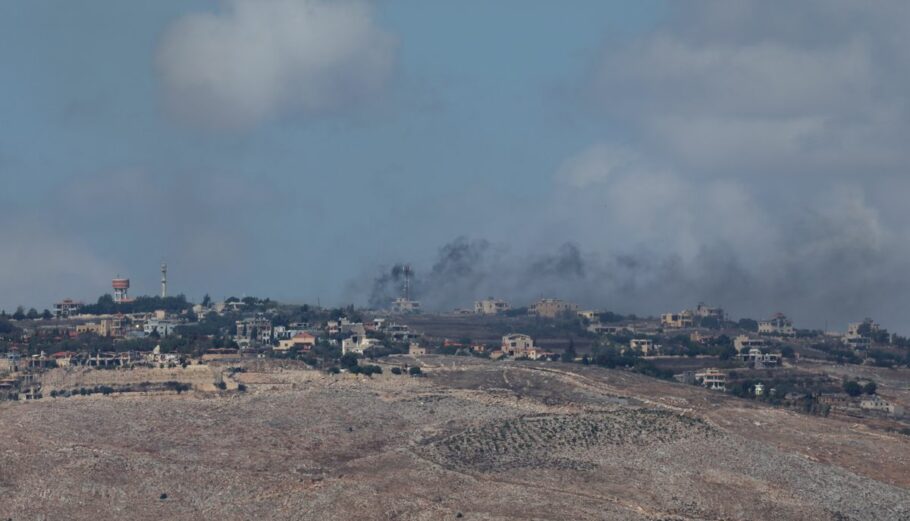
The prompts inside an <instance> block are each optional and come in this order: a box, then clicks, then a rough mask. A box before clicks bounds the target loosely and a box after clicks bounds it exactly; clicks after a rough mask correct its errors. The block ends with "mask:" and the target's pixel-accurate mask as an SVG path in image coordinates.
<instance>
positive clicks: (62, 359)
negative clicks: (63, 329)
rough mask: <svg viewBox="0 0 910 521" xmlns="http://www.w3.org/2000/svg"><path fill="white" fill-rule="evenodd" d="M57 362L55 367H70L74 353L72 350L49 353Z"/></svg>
mask: <svg viewBox="0 0 910 521" xmlns="http://www.w3.org/2000/svg"><path fill="white" fill-rule="evenodd" d="M51 356H52V357H53V358H54V361H55V362H56V363H57V367H70V366H71V365H73V358H74V357H75V356H76V353H74V352H72V351H60V352H58V353H54V354H53V355H51Z"/></svg>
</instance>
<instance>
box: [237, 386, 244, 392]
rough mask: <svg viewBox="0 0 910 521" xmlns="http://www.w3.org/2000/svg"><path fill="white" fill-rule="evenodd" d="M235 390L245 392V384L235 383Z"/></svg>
mask: <svg viewBox="0 0 910 521" xmlns="http://www.w3.org/2000/svg"><path fill="white" fill-rule="evenodd" d="M237 390H238V391H240V392H242V393H245V392H246V385H245V384H237Z"/></svg>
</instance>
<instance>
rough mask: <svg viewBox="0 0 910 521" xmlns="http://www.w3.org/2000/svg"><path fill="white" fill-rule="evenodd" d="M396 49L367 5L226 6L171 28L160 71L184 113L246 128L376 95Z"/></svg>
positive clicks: (255, 1)
mask: <svg viewBox="0 0 910 521" xmlns="http://www.w3.org/2000/svg"><path fill="white" fill-rule="evenodd" d="M395 48H396V42H395V39H394V38H393V37H392V36H391V35H390V34H388V33H387V32H385V31H383V30H382V29H380V28H379V27H377V26H376V24H375V23H374V21H373V19H372V16H371V11H370V6H369V5H368V4H367V3H366V2H363V1H358V0H339V1H331V2H330V1H327V0H224V2H223V5H222V9H221V10H220V11H219V12H217V13H200V14H192V15H187V16H184V17H183V18H180V19H179V20H177V21H175V22H174V23H173V24H171V25H170V26H169V27H168V28H167V30H166V31H165V33H164V36H163V38H162V40H161V43H160V46H159V49H158V55H157V65H158V69H159V72H160V76H161V79H162V83H163V86H164V89H165V94H166V96H167V101H168V104H169V106H170V108H171V109H172V110H173V111H174V112H175V113H176V114H177V115H178V116H180V117H183V118H186V119H188V120H190V121H192V122H194V123H197V124H200V125H203V126H209V127H218V128H243V127H247V126H252V125H255V124H257V123H260V122H262V121H264V120H267V119H270V118H275V117H279V116H281V115H283V114H285V113H302V114H316V113H322V112H324V111H330V110H335V109H340V108H343V107H345V106H347V105H349V104H351V103H356V102H358V101H360V100H361V99H362V98H365V97H368V96H370V95H371V94H374V93H375V92H376V91H377V90H379V89H380V88H381V87H382V86H383V84H384V83H385V82H386V80H387V79H388V77H389V75H390V74H391V72H392V69H393V66H394V62H395Z"/></svg>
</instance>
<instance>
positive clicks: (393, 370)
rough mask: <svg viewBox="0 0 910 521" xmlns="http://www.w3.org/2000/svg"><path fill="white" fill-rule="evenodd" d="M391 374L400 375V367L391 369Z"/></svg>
mask: <svg viewBox="0 0 910 521" xmlns="http://www.w3.org/2000/svg"><path fill="white" fill-rule="evenodd" d="M392 374H401V368H400V367H393V368H392Z"/></svg>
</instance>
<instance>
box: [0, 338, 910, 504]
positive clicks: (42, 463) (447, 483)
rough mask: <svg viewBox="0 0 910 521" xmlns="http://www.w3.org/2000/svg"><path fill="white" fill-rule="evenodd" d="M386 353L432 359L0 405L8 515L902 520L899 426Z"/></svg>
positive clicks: (269, 368)
mask: <svg viewBox="0 0 910 521" xmlns="http://www.w3.org/2000/svg"><path fill="white" fill-rule="evenodd" d="M394 363H410V364H419V365H421V366H422V367H423V369H424V372H425V373H426V375H427V376H426V377H424V378H411V377H407V376H396V375H392V374H391V373H390V371H388V370H386V371H385V372H384V374H382V375H379V376H374V377H373V378H367V377H361V376H352V375H338V376H330V375H326V374H323V373H319V372H315V371H311V370H306V369H304V368H302V367H299V368H298V367H294V366H285V367H277V366H273V365H270V364H268V363H256V364H255V365H251V366H250V367H248V370H247V372H245V373H239V374H237V375H234V377H233V378H230V377H229V379H230V380H231V384H232V386H231V387H230V388H229V389H235V388H236V384H237V383H244V384H245V385H246V386H247V389H248V391H247V392H245V393H241V392H237V391H231V390H229V391H227V392H217V391H208V390H207V389H208V388H209V387H208V386H207V385H204V383H203V382H201V381H200V382H196V383H198V384H199V386H200V387H202V388H204V389H206V390H200V391H195V392H190V393H184V394H182V395H176V394H172V395H167V394H155V395H141V394H122V395H118V394H114V395H111V396H100V395H93V396H87V397H85V396H75V397H70V398H65V399H48V398H45V399H43V400H39V401H36V402H33V403H4V404H0V519H8V518H11V519H14V520H19V519H27V520H31V519H46V520H57V519H66V520H69V519H72V520H82V519H86V520H89V519H91V520H104V519H138V520H145V519H148V520H161V519H222V520H233V519H237V520H241V519H243V520H246V519H314V520H316V519H318V520H359V519H416V520H439V519H469V520H471V519H474V520H479V519H483V520H526V519H538V520H542V519H560V520H562V519H592V520H601V519H619V520H733V519H762V520H767V519H794V520H796V519H800V520H802V519H807V520H848V519H854V520H869V519H897V520H899V519H910V438H908V437H906V436H902V435H899V434H892V433H887V432H883V431H880V430H875V429H872V428H870V427H868V426H866V425H863V424H856V423H848V422H845V421H843V420H838V419H826V418H817V417H811V416H805V415H801V414H797V413H793V412H790V411H785V410H781V409H771V408H767V407H764V406H761V405H759V404H755V403H753V402H747V401H742V400H737V399H734V398H731V397H727V396H722V395H718V394H716V393H710V392H707V391H704V390H701V389H698V388H696V387H692V386H685V385H681V384H674V383H667V382H662V381H658V380H654V379H650V378H647V377H643V376H640V375H635V374H630V373H626V372H621V371H610V370H605V369H600V368H593V367H583V366H580V365H564V364H554V363H549V364H544V363H530V362H526V363H521V362H514V363H492V362H486V361H481V360H476V359H465V358H461V357H433V356H430V357H422V358H420V359H419V360H415V359H409V358H406V357H402V358H398V359H397V361H395V362H394ZM387 368H388V366H387ZM107 372H110V371H107ZM94 373H95V374H90V375H89V374H86V375H74V374H65V375H59V374H58V375H53V376H52V381H53V382H54V384H55V385H57V386H61V387H63V386H70V385H71V386H76V385H80V384H81V382H82V381H83V380H86V381H91V382H92V383H94V384H98V383H104V382H102V381H101V380H103V379H104V378H103V377H102V376H99V374H98V373H102V371H96V372H94ZM217 373H218V371H217V370H216V371H212V374H217ZM203 374H204V372H203V371H201V370H197V371H191V372H188V373H187V375H186V376H187V378H190V379H192V380H193V381H196V380H199V379H200V378H203V376H202V375H203ZM136 377H137V378H140V377H141V378H144V379H146V380H149V381H150V380H153V379H154V375H149V374H142V375H141V376H140V375H139V374H138V373H137V375H136ZM179 377H180V374H179V373H177V372H172V373H169V374H168V375H167V376H166V377H162V378H166V379H167V380H172V379H174V378H179ZM111 378H118V379H120V380H118V381H122V379H124V378H127V379H128V378H129V377H127V376H124V375H123V374H119V375H116V376H112V377H111Z"/></svg>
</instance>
